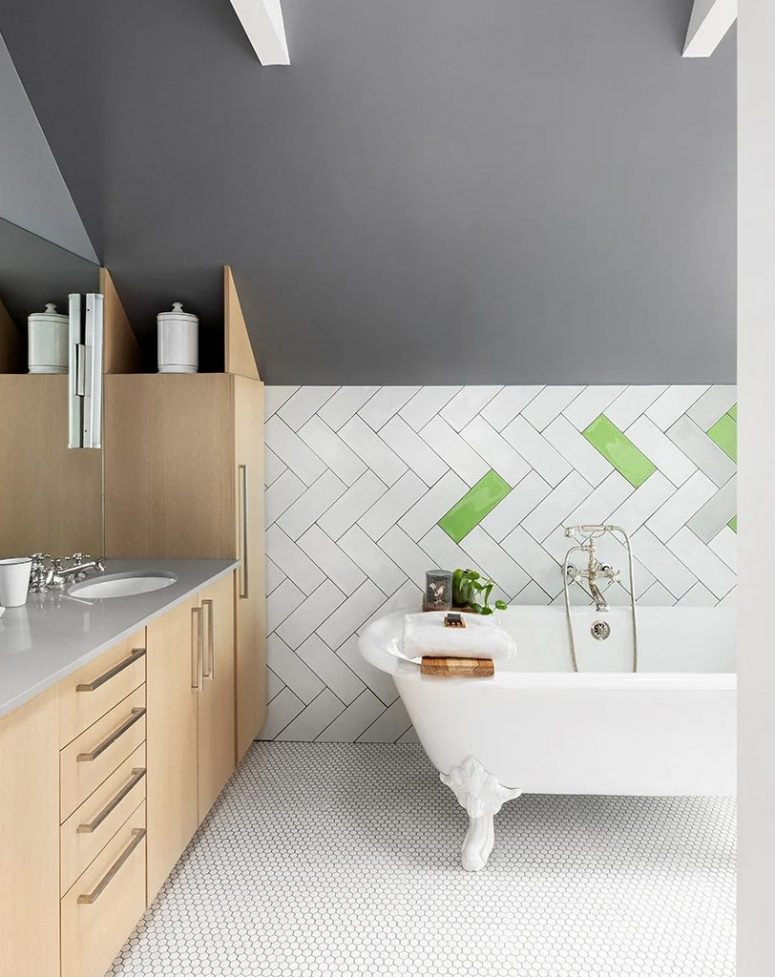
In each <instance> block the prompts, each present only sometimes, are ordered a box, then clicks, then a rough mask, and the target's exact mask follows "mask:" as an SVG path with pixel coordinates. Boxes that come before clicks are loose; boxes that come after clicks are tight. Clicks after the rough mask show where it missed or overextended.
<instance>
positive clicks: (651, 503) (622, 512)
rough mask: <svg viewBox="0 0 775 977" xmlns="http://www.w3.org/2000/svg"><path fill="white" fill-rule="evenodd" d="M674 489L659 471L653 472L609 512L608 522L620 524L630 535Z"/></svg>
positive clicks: (615, 524)
mask: <svg viewBox="0 0 775 977" xmlns="http://www.w3.org/2000/svg"><path fill="white" fill-rule="evenodd" d="M674 491H675V486H674V485H673V483H672V482H670V481H669V480H668V479H666V478H665V476H664V475H663V474H662V473H661V472H654V474H653V475H650V476H649V477H648V478H647V479H646V481H645V482H643V484H642V485H640V486H638V488H636V489H635V491H634V492H633V493H632V495H630V496H629V497H628V498H627V499H625V501H624V502H622V504H621V505H620V506H619V508H618V509H615V510H614V511H613V512H612V513H611V515H610V516H609V517H608V522H610V523H611V524H613V525H614V526H621V528H622V529H623V530H624V531H625V532H626V533H629V534H630V536H632V534H633V533H634V532H635V531H636V530H638V529H640V527H641V526H642V525H643V523H644V522H646V520H647V519H648V518H649V517H650V516H652V515H653V514H654V513H655V512H656V511H657V509H658V508H659V507H660V506H661V505H662V503H663V502H664V501H665V500H666V499H669V498H670V496H671V495H672V494H673V492H674Z"/></svg>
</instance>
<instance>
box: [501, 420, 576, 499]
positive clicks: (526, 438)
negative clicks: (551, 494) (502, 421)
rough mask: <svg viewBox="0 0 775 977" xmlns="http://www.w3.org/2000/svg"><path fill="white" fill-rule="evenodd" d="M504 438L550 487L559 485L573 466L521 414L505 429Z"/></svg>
mask: <svg viewBox="0 0 775 977" xmlns="http://www.w3.org/2000/svg"><path fill="white" fill-rule="evenodd" d="M503 437H504V438H505V439H506V440H507V441H508V442H509V444H510V445H512V447H514V448H515V449H516V450H517V452H518V453H519V454H520V455H522V457H523V458H524V459H525V460H526V461H527V462H528V463H529V464H530V465H531V467H532V468H534V469H535V470H536V471H537V472H538V474H539V475H540V476H541V478H543V479H544V480H545V481H547V482H548V483H549V484H550V485H552V486H554V485H559V483H560V482H561V481H562V480H563V478H565V476H566V475H567V474H568V472H569V471H570V468H571V466H570V465H569V464H568V462H567V461H566V460H565V459H564V458H563V457H562V455H560V454H559V452H557V451H556V450H555V448H553V447H552V445H551V444H549V442H548V441H547V440H546V438H545V437H544V436H543V435H542V434H539V433H538V431H536V429H535V428H534V427H533V426H532V425H531V424H528V422H527V421H526V420H525V418H524V417H523V416H522V415H521V414H520V415H519V416H518V417H515V418H514V420H513V421H512V422H511V423H510V424H509V425H507V426H506V427H505V428H504V429H503Z"/></svg>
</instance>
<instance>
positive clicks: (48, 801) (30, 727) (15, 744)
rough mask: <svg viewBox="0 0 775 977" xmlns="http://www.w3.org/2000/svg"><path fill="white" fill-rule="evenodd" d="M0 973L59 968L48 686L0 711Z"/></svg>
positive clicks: (54, 747)
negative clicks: (3, 713) (9, 710)
mask: <svg viewBox="0 0 775 977" xmlns="http://www.w3.org/2000/svg"><path fill="white" fill-rule="evenodd" d="M0 974H3V975H6V974H8V975H11V974H18V975H19V977H21V975H30V977H32V975H34V977H57V975H58V974H59V722H58V713H57V697H56V690H54V689H52V690H51V691H50V692H48V693H45V694H43V695H40V696H38V697H37V698H36V699H33V701H32V702H29V703H27V704H26V705H24V706H22V707H21V708H20V709H17V710H16V711H15V712H13V713H11V714H10V715H9V716H6V717H5V718H3V719H0Z"/></svg>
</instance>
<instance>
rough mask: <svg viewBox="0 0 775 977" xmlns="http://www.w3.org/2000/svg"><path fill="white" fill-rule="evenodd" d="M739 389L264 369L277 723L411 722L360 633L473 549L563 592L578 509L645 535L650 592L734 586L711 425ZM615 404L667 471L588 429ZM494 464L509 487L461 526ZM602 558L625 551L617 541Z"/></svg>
mask: <svg viewBox="0 0 775 977" xmlns="http://www.w3.org/2000/svg"><path fill="white" fill-rule="evenodd" d="M735 401H736V391H735V388H734V387H732V386H669V387H665V386H637V387H618V386H591V387H539V386H531V387H525V386H523V387H483V386H474V387H436V386H432V387H267V388H266V426H265V440H266V486H267V487H266V514H267V538H266V551H267V620H268V630H269V639H268V661H269V678H270V682H269V700H270V701H269V717H268V721H267V724H266V726H265V727H264V730H263V732H262V734H261V735H262V738H263V739H278V740H303V741H309V740H319V741H328V742H333V741H341V742H351V741H360V742H393V741H402V740H404V741H406V740H412V739H413V738H414V734H413V731H412V729H411V723H410V722H409V718H408V716H407V714H406V711H405V710H404V708H403V706H402V704H401V701H400V700H399V699H398V696H397V693H396V690H395V686H394V685H393V682H392V679H391V678H390V677H389V676H387V675H384V674H383V673H381V672H377V671H376V670H374V669H372V668H371V667H370V666H369V665H367V664H366V663H365V662H364V661H363V660H362V659H361V658H360V656H359V655H358V649H357V634H358V631H359V630H360V629H361V628H362V627H364V625H365V624H367V623H368V622H369V621H370V620H371V619H372V618H373V617H375V616H378V615H380V614H384V613H386V612H387V611H389V610H391V609H393V608H397V607H410V606H419V603H420V600H421V594H422V590H421V588H422V584H423V580H424V574H425V571H426V570H427V569H431V568H433V567H443V568H446V569H454V568H455V567H457V566H461V567H475V568H477V569H479V570H481V571H483V572H484V573H486V574H488V575H490V576H491V577H492V578H493V579H494V580H495V582H496V584H497V591H498V595H499V596H502V597H504V598H505V599H507V600H509V601H511V602H512V603H529V604H535V603H545V604H550V603H557V602H559V601H561V600H562V576H561V572H560V565H561V562H562V559H563V555H564V553H565V550H566V549H567V541H566V540H565V538H564V536H563V532H562V527H563V526H564V525H568V524H576V523H582V522H587V523H589V522H603V521H605V522H611V523H616V524H618V525H620V526H623V527H624V528H625V529H626V530H627V531H628V532H629V533H630V534H631V535H632V538H633V546H634V552H635V556H636V594H637V598H638V601H639V603H641V604H649V603H651V604H694V605H698V604H699V605H713V604H718V603H729V602H731V601H733V600H734V587H735V580H736V577H735V554H736V545H735V544H736V535H735V531H734V530H733V528H732V527H731V526H730V525H729V523H730V520H731V519H732V517H733V516H735V514H736V499H735V469H736V466H735V464H734V462H733V461H732V459H731V458H730V457H729V455H728V454H727V453H725V452H724V451H723V450H722V449H721V447H719V446H718V444H717V443H716V442H715V441H714V440H713V439H711V437H709V436H708V434H707V432H708V431H709V430H710V429H711V428H712V427H713V426H714V425H715V424H716V423H717V422H718V421H719V419H722V420H724V421H727V422H728V423H729V424H730V425H732V422H731V421H728V418H729V417H730V415H728V413H727V412H729V411H730V409H731V408H732V407H733V406H734V404H735ZM601 414H603V415H605V417H606V418H607V419H608V420H609V421H610V422H611V423H612V424H614V425H616V427H617V428H618V429H619V431H621V432H623V433H624V434H625V435H626V437H627V438H628V439H629V441H631V442H632V444H634V445H635V447H636V448H637V449H639V450H640V451H641V452H642V453H643V455H645V456H646V457H647V458H648V459H649V460H650V461H651V462H652V464H653V466H654V467H655V469H656V470H655V471H654V472H653V474H651V475H650V476H649V477H648V478H646V479H645V481H643V482H642V484H640V485H638V486H637V487H636V486H635V485H633V484H632V483H631V482H630V481H629V480H628V478H627V477H625V476H624V474H623V473H620V471H618V470H617V469H616V468H614V466H613V465H612V464H611V462H610V461H609V460H608V459H607V458H606V457H604V456H603V454H601V453H600V451H598V450H597V449H596V448H595V447H593V445H592V444H591V443H590V441H589V440H588V439H587V438H586V437H585V436H584V434H583V433H582V432H583V431H584V430H585V429H586V428H587V427H588V426H589V425H590V424H591V423H592V422H593V421H595V419H596V418H598V417H599V416H600V415H601ZM732 426H733V425H732ZM492 470H494V471H495V472H497V474H498V475H499V476H500V477H501V478H502V479H503V480H504V481H505V482H507V483H508V485H509V486H510V487H511V491H510V492H509V494H508V495H506V497H505V499H503V501H502V502H501V503H500V504H499V505H497V506H496V507H495V508H494V509H493V510H492V511H491V512H490V513H489V514H488V515H486V516H485V517H484V518H483V519H482V520H481V522H480V523H479V524H478V525H477V526H476V527H475V528H473V529H472V530H471V531H470V532H469V533H468V534H467V535H466V536H465V537H464V538H463V539H461V541H460V543H456V542H454V541H453V540H452V538H451V537H450V536H449V535H447V533H446V532H445V531H444V530H443V529H442V528H441V527H440V526H439V525H438V522H439V520H440V519H441V518H442V516H444V514H445V513H446V512H448V510H449V509H450V508H451V507H452V506H453V505H454V504H455V503H456V502H458V501H459V500H460V499H461V498H462V497H463V496H464V495H465V493H466V492H467V491H468V490H469V489H470V488H471V487H472V486H474V485H475V484H476V483H477V482H478V481H479V480H480V479H481V478H482V477H484V476H485V475H486V474H487V473H488V472H490V471H492ZM733 525H734V524H733ZM603 556H604V557H606V558H607V559H608V561H609V562H611V563H612V564H613V565H614V566H617V567H620V568H622V569H624V565H625V564H624V562H623V560H622V556H623V553H622V551H621V550H617V548H616V547H615V546H612V548H611V550H610V552H609V553H606V552H605V551H604V553H603ZM608 596H609V598H610V599H611V602H612V603H613V602H618V603H624V602H626V601H627V600H628V596H627V593H626V592H625V590H624V589H623V588H622V587H621V586H620V585H618V584H616V585H614V587H613V588H611V590H610V591H609V594H608ZM575 599H576V600H581V599H582V598H581V595H580V594H577V595H576V598H575Z"/></svg>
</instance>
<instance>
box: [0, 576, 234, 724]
mask: <svg viewBox="0 0 775 977" xmlns="http://www.w3.org/2000/svg"><path fill="white" fill-rule="evenodd" d="M236 566H238V563H237V562H236V561H234V560H106V561H105V573H106V574H108V573H127V572H143V571H145V572H147V571H149V570H159V571H163V572H166V573H172V574H174V575H175V576H176V577H177V580H176V581H175V583H173V584H172V585H171V586H169V587H165V588H164V589H163V590H156V591H153V592H151V593H148V594H138V595H136V596H133V597H112V598H107V599H103V600H94V599H89V600H84V599H81V598H75V597H70V596H69V595H68V594H67V592H66V591H52V592H51V593H48V594H30V595H29V597H28V598H27V603H26V605H25V606H24V607H9V608H7V609H6V611H5V614H4V615H3V616H2V617H0V716H3V715H5V714H6V713H9V712H11V711H12V710H14V709H16V708H18V707H19V706H21V705H23V704H24V703H25V702H27V701H28V700H30V699H32V698H33V697H34V696H36V695H39V694H40V693H41V692H44V691H45V690H46V689H48V688H50V687H51V686H53V685H56V684H57V682H59V681H61V680H62V679H63V678H65V676H67V675H69V674H70V673H71V672H74V671H76V670H77V669H79V668H80V667H81V666H82V665H85V664H86V663H87V662H89V661H91V660H92V659H93V658H96V657H98V656H99V655H100V654H101V653H102V652H103V651H105V650H106V649H107V648H109V647H110V646H111V645H112V644H115V643H116V642H117V641H120V640H121V639H122V638H125V637H128V636H129V635H130V634H133V633H134V632H135V631H137V630H139V629H140V628H142V627H144V626H145V625H146V624H148V623H149V621H152V620H154V618H157V617H159V616H160V615H162V614H164V613H166V612H167V611H169V610H171V609H172V608H173V607H175V606H176V605H177V604H179V603H181V601H184V600H185V599H186V598H187V597H190V596H191V595H192V594H194V593H196V591H198V590H200V589H201V588H202V587H205V586H207V585H208V584H210V583H213V582H214V581H215V580H218V579H219V578H220V577H223V576H224V575H225V574H227V573H230V572H231V571H232V570H233V569H234V568H235V567H236ZM94 579H99V577H95V578H94Z"/></svg>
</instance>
